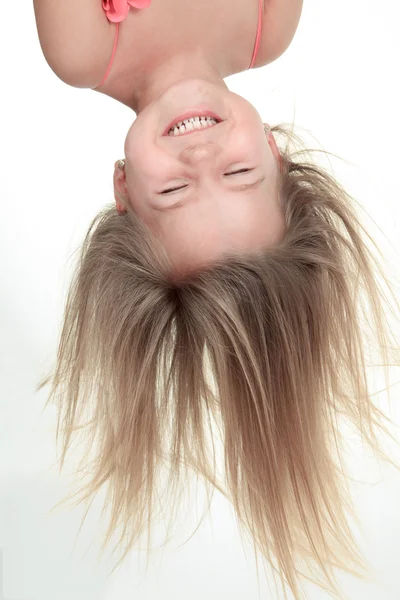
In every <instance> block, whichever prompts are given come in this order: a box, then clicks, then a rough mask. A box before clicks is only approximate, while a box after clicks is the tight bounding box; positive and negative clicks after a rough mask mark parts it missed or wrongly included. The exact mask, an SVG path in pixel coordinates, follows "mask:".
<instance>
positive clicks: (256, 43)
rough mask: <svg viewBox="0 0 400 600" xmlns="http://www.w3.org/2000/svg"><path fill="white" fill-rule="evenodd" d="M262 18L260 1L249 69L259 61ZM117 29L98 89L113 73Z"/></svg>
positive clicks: (117, 29) (259, 0)
mask: <svg viewBox="0 0 400 600" xmlns="http://www.w3.org/2000/svg"><path fill="white" fill-rule="evenodd" d="M262 18H263V0H258V26H257V35H256V41H255V43H254V50H253V56H252V58H251V63H250V66H249V69H252V68H253V66H254V63H255V62H256V59H257V54H258V51H259V49H260V42H261V30H262ZM115 25H116V28H115V37H114V45H113V49H112V53H111V59H110V62H109V63H108V67H107V71H106V72H105V74H104V77H103V79H102V81H101V83H99V85H98V86H97V87H100V86H101V85H103V83H104V82H105V81H106V79H107V77H108V75H109V73H110V71H111V67H112V65H113V62H114V58H115V53H116V51H117V44H118V32H119V23H118V22H117V23H115Z"/></svg>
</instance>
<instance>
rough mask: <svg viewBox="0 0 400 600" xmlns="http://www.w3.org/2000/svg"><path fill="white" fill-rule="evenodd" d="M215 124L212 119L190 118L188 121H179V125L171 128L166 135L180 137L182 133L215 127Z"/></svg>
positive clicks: (214, 120) (215, 121)
mask: <svg viewBox="0 0 400 600" xmlns="http://www.w3.org/2000/svg"><path fill="white" fill-rule="evenodd" d="M217 123H218V121H217V120H216V119H213V118H212V117H191V118H190V119H185V120H184V121H179V123H177V124H176V125H174V126H173V127H171V129H170V130H169V131H168V135H181V134H182V133H186V131H192V130H193V129H203V128H204V127H212V126H213V125H217Z"/></svg>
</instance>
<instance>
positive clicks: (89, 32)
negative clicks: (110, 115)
mask: <svg viewBox="0 0 400 600" xmlns="http://www.w3.org/2000/svg"><path fill="white" fill-rule="evenodd" d="M33 7H34V12H35V19H36V27H37V30H38V35H39V41H40V46H41V48H42V52H43V54H44V57H45V59H46V61H47V63H48V64H49V66H50V68H51V69H52V70H53V71H54V73H55V74H56V75H57V76H58V77H59V78H60V79H62V81H64V82H65V83H68V84H69V85H72V86H75V87H94V86H95V85H97V84H98V83H99V81H100V79H101V77H102V75H103V74H104V70H105V65H106V64H107V61H108V60H109V58H110V47H111V46H112V38H113V37H114V33H115V25H113V24H111V23H109V21H108V20H107V18H106V16H105V13H104V11H103V8H102V3H101V0H56V1H55V0H33Z"/></svg>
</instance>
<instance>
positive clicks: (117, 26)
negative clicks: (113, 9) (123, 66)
mask: <svg viewBox="0 0 400 600" xmlns="http://www.w3.org/2000/svg"><path fill="white" fill-rule="evenodd" d="M115 25H116V29H115V37H114V46H113V49H112V54H111V59H110V62H109V63H108V67H107V71H106V72H105V75H104V77H103V79H102V82H101V83H99V85H98V86H97V87H100V86H101V85H103V83H104V82H105V80H106V79H107V77H108V75H109V73H110V71H111V67H112V64H113V62H114V57H115V53H116V51H117V43H118V31H119V23H115Z"/></svg>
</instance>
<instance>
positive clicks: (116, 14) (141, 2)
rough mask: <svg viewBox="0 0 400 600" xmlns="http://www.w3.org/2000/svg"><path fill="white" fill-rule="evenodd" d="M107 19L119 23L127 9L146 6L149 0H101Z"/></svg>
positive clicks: (125, 14)
mask: <svg viewBox="0 0 400 600" xmlns="http://www.w3.org/2000/svg"><path fill="white" fill-rule="evenodd" d="M102 2H103V9H104V11H105V13H106V16H107V19H108V20H109V21H111V22H112V23H120V22H121V21H123V20H124V19H125V18H126V17H127V16H128V12H129V9H130V8H131V7H133V8H139V9H140V8H148V7H149V6H150V4H151V0H102Z"/></svg>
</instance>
